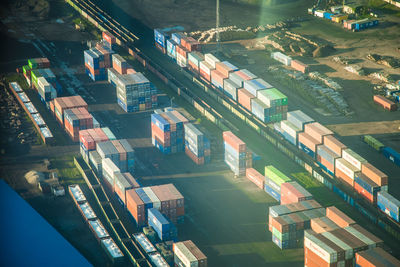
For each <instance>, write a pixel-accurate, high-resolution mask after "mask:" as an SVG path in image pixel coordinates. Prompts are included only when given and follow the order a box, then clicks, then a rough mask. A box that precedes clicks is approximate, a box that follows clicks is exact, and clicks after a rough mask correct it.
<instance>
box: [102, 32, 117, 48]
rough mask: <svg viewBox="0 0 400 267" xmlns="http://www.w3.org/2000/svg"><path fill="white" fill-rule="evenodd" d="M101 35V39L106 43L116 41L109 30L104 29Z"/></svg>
mask: <svg viewBox="0 0 400 267" xmlns="http://www.w3.org/2000/svg"><path fill="white" fill-rule="evenodd" d="M102 35H103V39H104V40H105V41H107V43H109V44H111V45H112V44H115V41H116V39H115V36H114V35H112V34H111V33H110V32H108V31H104V32H103V34H102Z"/></svg>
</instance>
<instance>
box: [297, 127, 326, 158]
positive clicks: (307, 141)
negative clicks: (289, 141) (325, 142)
mask: <svg viewBox="0 0 400 267" xmlns="http://www.w3.org/2000/svg"><path fill="white" fill-rule="evenodd" d="M306 125H307V124H306ZM298 141H299V142H300V143H302V144H303V145H305V146H306V147H308V148H309V149H311V150H312V151H313V152H315V151H316V148H317V145H320V144H321V142H320V141H318V140H316V139H315V138H313V137H312V136H310V135H309V134H307V133H299V136H298Z"/></svg>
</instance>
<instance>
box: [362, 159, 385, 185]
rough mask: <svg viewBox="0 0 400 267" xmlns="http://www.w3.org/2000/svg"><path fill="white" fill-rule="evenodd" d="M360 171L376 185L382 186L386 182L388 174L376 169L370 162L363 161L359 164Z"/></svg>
mask: <svg viewBox="0 0 400 267" xmlns="http://www.w3.org/2000/svg"><path fill="white" fill-rule="evenodd" d="M361 173H362V174H364V175H365V176H367V177H368V178H369V179H371V180H372V181H373V182H374V183H376V184H377V185H380V186H384V185H387V184H388V176H387V175H386V174H384V173H383V172H381V171H380V170H378V169H377V168H376V167H375V166H373V165H372V164H371V163H363V164H362V166H361Z"/></svg>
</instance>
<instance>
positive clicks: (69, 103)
mask: <svg viewBox="0 0 400 267" xmlns="http://www.w3.org/2000/svg"><path fill="white" fill-rule="evenodd" d="M73 108H84V109H86V110H87V108H88V105H87V103H86V102H85V100H83V98H82V97H81V96H79V95H76V96H66V97H57V98H55V99H53V100H52V101H51V102H50V110H51V111H52V112H53V114H54V115H55V117H56V120H57V121H58V123H60V124H61V125H62V126H64V123H65V120H64V116H65V111H66V110H69V109H73Z"/></svg>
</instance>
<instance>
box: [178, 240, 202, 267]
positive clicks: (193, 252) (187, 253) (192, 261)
mask: <svg viewBox="0 0 400 267" xmlns="http://www.w3.org/2000/svg"><path fill="white" fill-rule="evenodd" d="M172 250H173V252H174V263H175V266H185V267H190V266H197V267H207V257H206V256H205V255H204V254H203V253H202V252H201V251H200V249H199V248H198V247H197V246H196V245H195V244H194V243H193V242H192V241H190V240H188V241H184V242H177V243H174V244H173V246H172Z"/></svg>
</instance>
